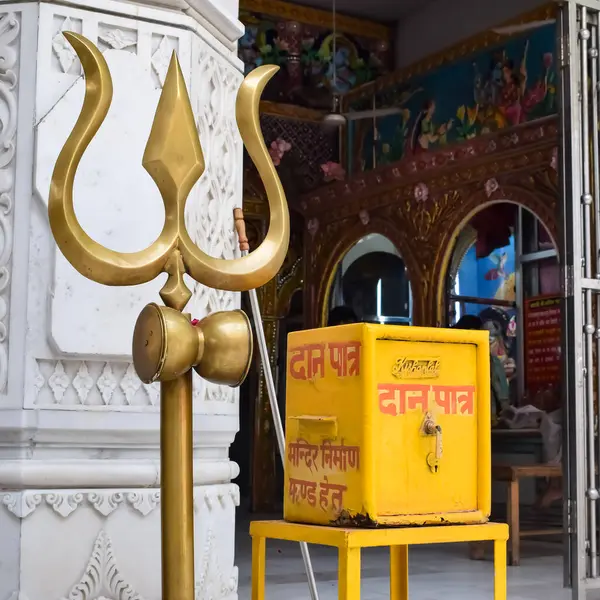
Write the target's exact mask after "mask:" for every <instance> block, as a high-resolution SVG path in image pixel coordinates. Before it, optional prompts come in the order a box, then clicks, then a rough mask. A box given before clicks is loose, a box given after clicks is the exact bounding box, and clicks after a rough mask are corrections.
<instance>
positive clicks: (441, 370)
mask: <svg viewBox="0 0 600 600" xmlns="http://www.w3.org/2000/svg"><path fill="white" fill-rule="evenodd" d="M287 361H288V366H287V399H286V457H285V500H284V518H285V520H287V521H292V522H296V523H309V524H316V525H331V524H334V525H338V526H359V527H360V526H364V527H373V526H377V525H383V526H385V525H388V526H393V525H424V524H435V523H453V524H461V523H465V524H467V523H483V522H485V521H486V520H487V518H488V517H489V513H490V504H491V465H490V463H491V449H490V371H489V368H490V359H489V338H488V334H487V332H481V331H459V330H454V329H427V328H418V327H398V326H392V325H366V324H355V325H344V326H341V327H331V328H324V329H318V330H311V331H300V332H295V333H292V334H290V336H289V340H288V355H287Z"/></svg>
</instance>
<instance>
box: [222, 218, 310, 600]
mask: <svg viewBox="0 0 600 600" xmlns="http://www.w3.org/2000/svg"><path fill="white" fill-rule="evenodd" d="M233 219H234V223H235V229H236V231H237V234H238V240H239V245H240V251H241V253H242V256H245V255H246V254H248V251H249V250H250V246H249V244H248V238H247V236H246V225H245V223H244V212H243V211H242V209H241V208H234V209H233ZM248 295H249V296H250V307H251V309H252V317H253V319H254V330H255V331H256V338H257V342H258V349H259V352H260V360H261V362H262V366H263V370H264V373H265V380H266V383H267V394H268V396H269V404H270V406H271V414H272V415H273V424H274V426H275V436H276V437H277V446H278V448H279V456H280V459H281V464H282V465H283V466H284V467H285V432H284V429H283V423H282V422H281V413H280V412H279V404H278V403H277V391H276V390H275V381H274V379H273V372H272V371H271V362H270V361H269V349H268V347H267V340H266V338H265V330H264V329H263V324H262V317H261V314H260V306H259V304H258V295H257V293H256V290H255V289H252V290H248ZM300 552H301V553H302V560H303V561H304V569H305V571H306V577H307V579H308V588H309V590H310V597H311V600H319V594H318V591H317V581H316V579H315V572H314V571H313V567H312V561H311V559H310V552H309V550H308V544H307V543H306V542H300Z"/></svg>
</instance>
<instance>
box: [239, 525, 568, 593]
mask: <svg viewBox="0 0 600 600" xmlns="http://www.w3.org/2000/svg"><path fill="white" fill-rule="evenodd" d="M238 523H239V525H238V535H237V557H236V562H237V564H238V566H239V569H240V585H239V597H240V600H249V598H250V566H251V562H250V555H251V552H250V539H249V536H248V534H247V532H248V522H247V520H245V519H243V518H242V519H239V521H238ZM522 552H523V557H522V565H521V566H520V567H513V568H509V573H508V589H509V593H508V598H509V600H568V599H569V598H570V594H569V593H567V591H565V590H563V589H562V556H561V545H560V544H553V543H542V542H531V543H525V544H524V546H523V551H522ZM490 553H491V548H490ZM311 556H312V561H313V566H314V570H315V574H316V578H317V582H318V589H319V600H336V599H337V584H336V578H337V570H336V568H337V555H336V552H335V550H332V549H330V548H323V547H318V546H312V547H311ZM409 568H410V600H465V599H467V598H468V599H469V600H492V599H493V592H492V590H493V585H492V563H491V555H490V557H489V559H488V560H486V561H485V562H474V561H471V560H469V558H468V555H467V547H466V546H465V545H447V546H430V547H417V548H415V549H414V550H412V551H411V553H410V567H409ZM362 581H363V583H362V595H361V600H381V599H383V598H389V590H388V585H389V580H388V555H387V551H386V550H383V549H371V550H367V551H364V552H363V568H362ZM267 600H310V595H309V592H308V587H307V584H306V576H305V574H304V564H303V562H302V558H301V556H300V550H299V548H298V545H297V544H290V543H285V542H270V543H268V545H267Z"/></svg>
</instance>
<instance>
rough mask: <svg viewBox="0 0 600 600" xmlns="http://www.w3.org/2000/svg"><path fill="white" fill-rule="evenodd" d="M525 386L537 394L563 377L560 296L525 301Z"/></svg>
mask: <svg viewBox="0 0 600 600" xmlns="http://www.w3.org/2000/svg"><path fill="white" fill-rule="evenodd" d="M524 320H525V323H524V326H523V331H524V335H525V340H524V341H525V344H524V348H525V389H526V390H527V393H528V396H529V397H533V396H535V394H537V393H539V392H541V391H542V390H545V389H548V388H551V387H558V385H559V384H560V378H561V311H560V298H558V297H556V296H538V297H535V298H529V299H528V300H526V301H525V311H524Z"/></svg>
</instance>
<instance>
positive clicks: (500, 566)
mask: <svg viewBox="0 0 600 600" xmlns="http://www.w3.org/2000/svg"><path fill="white" fill-rule="evenodd" d="M494 600H506V540H494Z"/></svg>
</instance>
